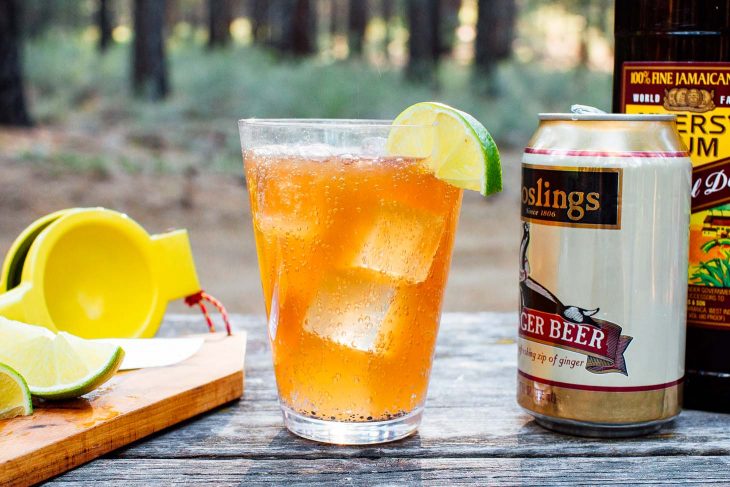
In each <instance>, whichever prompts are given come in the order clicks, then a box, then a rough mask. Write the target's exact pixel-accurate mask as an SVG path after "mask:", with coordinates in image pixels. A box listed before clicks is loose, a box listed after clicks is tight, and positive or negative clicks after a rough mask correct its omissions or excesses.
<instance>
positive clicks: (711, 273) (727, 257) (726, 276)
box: [691, 250, 730, 287]
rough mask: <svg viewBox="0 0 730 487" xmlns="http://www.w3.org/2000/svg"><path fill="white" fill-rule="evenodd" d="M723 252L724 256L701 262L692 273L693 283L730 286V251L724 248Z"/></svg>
mask: <svg viewBox="0 0 730 487" xmlns="http://www.w3.org/2000/svg"><path fill="white" fill-rule="evenodd" d="M722 254H723V257H722V258H715V259H711V260H708V261H705V262H700V263H699V265H698V266H697V267H696V268H695V271H694V272H693V273H692V277H691V284H700V285H703V286H710V287H730V252H728V251H725V250H724V251H723V252H722Z"/></svg>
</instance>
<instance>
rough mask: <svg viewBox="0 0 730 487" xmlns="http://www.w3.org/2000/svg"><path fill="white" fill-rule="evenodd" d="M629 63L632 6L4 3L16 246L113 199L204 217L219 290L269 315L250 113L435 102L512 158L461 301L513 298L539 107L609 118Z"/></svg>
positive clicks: (468, 212)
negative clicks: (26, 234) (618, 16)
mask: <svg viewBox="0 0 730 487" xmlns="http://www.w3.org/2000/svg"><path fill="white" fill-rule="evenodd" d="M612 64H613V1H612V0H362V1H356V0H351V1H349V0H268V1H267V0H55V1H46V0H23V1H21V0H0V167H1V168H2V171H3V181H2V182H0V188H1V189H0V210H2V211H0V249H3V248H7V247H8V246H9V245H10V242H11V241H12V239H13V238H14V237H15V235H17V233H18V232H20V230H21V229H22V228H23V227H24V226H25V225H26V224H28V223H30V221H32V219H34V218H36V217H38V216H40V215H42V214H44V213H46V212H48V211H53V210H55V209H58V208H60V207H64V206H92V205H103V206H107V207H111V208H115V209H118V210H121V211H127V212H128V213H129V214H130V215H131V216H133V217H135V218H137V219H138V220H139V221H140V222H141V223H143V224H144V225H146V226H148V227H149V229H150V230H153V231H155V230H162V229H165V228H167V227H172V226H175V227H187V228H189V229H190V230H191V233H192V238H193V247H194V251H195V253H196V257H197V261H198V267H199V271H200V274H201V278H202V281H203V283H204V285H206V286H207V287H208V288H209V290H210V291H211V292H213V293H214V294H216V293H217V294H219V295H221V296H222V297H223V298H224V300H225V301H227V303H228V304H229V306H230V307H231V308H232V309H233V310H235V311H246V312H261V310H262V309H263V308H262V306H261V298H260V291H259V284H258V275H257V268H256V259H255V250H254V248H253V239H252V237H251V235H250V233H251V231H250V228H249V227H250V222H249V221H248V219H249V216H248V214H247V213H248V209H247V208H248V204H247V197H246V195H245V192H244V191H243V190H242V187H243V179H242V171H241V151H240V144H239V140H238V134H237V129H236V125H235V120H237V119H239V118H245V117H287V118H289V117H316V118H392V117H394V116H395V115H397V114H398V113H399V112H400V111H401V110H402V109H403V108H405V107H406V106H408V105H410V104H411V103H414V102H417V101H423V100H431V99H435V100H439V101H443V102H445V103H448V104H451V105H454V106H456V107H458V108H461V109H463V110H465V111H468V112H470V113H472V114H473V115H475V116H476V117H477V118H478V119H480V120H481V121H482V122H483V123H484V124H485V125H486V126H487V127H488V128H489V129H490V131H491V132H492V134H493V136H494V137H495V139H496V141H497V143H498V144H499V145H500V148H501V149H502V152H503V156H504V166H505V186H506V190H505V192H504V193H503V194H502V195H500V196H498V197H497V198H495V199H492V200H489V201H488V202H486V203H485V202H483V201H482V200H481V199H478V198H476V197H474V196H473V195H467V196H468V197H467V198H465V203H464V209H463V211H462V219H461V223H460V231H459V232H460V234H459V235H458V236H457V241H456V251H455V255H454V270H453V271H452V276H451V282H450V285H449V290H448V291H447V300H446V309H452V310H453V309H457V310H484V309H504V310H512V309H515V306H516V296H517V287H516V284H515V286H513V287H511V288H510V287H509V286H497V285H488V284H487V285H485V283H486V282H487V281H485V278H486V279H488V280H489V281H494V282H498V281H509V282H511V281H515V282H516V271H515V270H514V269H516V252H517V251H516V246H517V242H518V236H517V233H518V232H517V226H518V222H519V217H518V213H517V194H518V191H517V185H518V179H519V176H518V173H517V169H516V167H517V166H518V163H519V149H520V148H521V147H522V146H524V144H525V143H526V141H527V140H528V138H529V136H530V134H531V133H532V131H533V130H534V128H535V126H536V124H537V117H536V114H537V113H538V112H541V111H566V110H567V109H568V108H569V105H570V104H571V103H583V104H589V105H595V106H598V107H599V108H603V109H606V110H608V109H609V108H610V98H611V69H612ZM485 276H486V277H485ZM485 288H488V289H489V291H485ZM498 288H499V289H498ZM242 296H243V297H242Z"/></svg>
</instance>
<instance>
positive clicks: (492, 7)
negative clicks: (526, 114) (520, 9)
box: [474, 0, 517, 95]
mask: <svg viewBox="0 0 730 487" xmlns="http://www.w3.org/2000/svg"><path fill="white" fill-rule="evenodd" d="M478 5H479V7H478V16H479V17H478V19H477V37H476V41H475V44H476V45H475V53H474V67H475V72H474V76H475V81H476V85H477V87H478V88H479V89H480V90H481V91H485V90H486V91H487V92H488V93H490V94H493V95H494V94H496V84H495V82H494V70H495V68H496V66H497V63H498V62H499V61H501V60H503V59H506V58H508V57H509V56H510V55H511V53H512V40H513V39H514V31H515V19H516V18H517V6H516V5H515V0H479V3H478Z"/></svg>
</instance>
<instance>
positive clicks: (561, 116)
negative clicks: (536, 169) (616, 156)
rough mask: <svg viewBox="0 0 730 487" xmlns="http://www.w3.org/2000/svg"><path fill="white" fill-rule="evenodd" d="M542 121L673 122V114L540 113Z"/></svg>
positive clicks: (675, 117)
mask: <svg viewBox="0 0 730 487" xmlns="http://www.w3.org/2000/svg"><path fill="white" fill-rule="evenodd" d="M538 118H539V119H540V120H566V121H569V120H573V121H591V122H673V121H675V120H676V119H677V116H676V115H672V114H669V113H667V114H627V113H540V114H538Z"/></svg>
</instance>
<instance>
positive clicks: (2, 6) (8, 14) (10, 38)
mask: <svg viewBox="0 0 730 487" xmlns="http://www.w3.org/2000/svg"><path fill="white" fill-rule="evenodd" d="M21 67H22V65H21V62H20V9H19V7H18V2H17V1H16V0H0V125H15V126H26V127H27V126H30V125H32V122H31V119H30V116H29V115H28V110H27V109H26V107H25V96H24V94H23V77H22V69H21Z"/></svg>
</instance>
